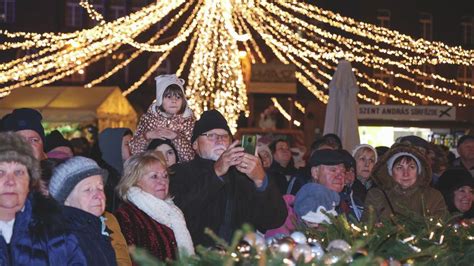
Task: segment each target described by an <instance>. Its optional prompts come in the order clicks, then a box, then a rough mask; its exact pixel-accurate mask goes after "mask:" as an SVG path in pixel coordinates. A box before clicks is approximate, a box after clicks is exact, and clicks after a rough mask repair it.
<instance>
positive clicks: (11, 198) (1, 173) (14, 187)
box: [0, 162, 30, 219]
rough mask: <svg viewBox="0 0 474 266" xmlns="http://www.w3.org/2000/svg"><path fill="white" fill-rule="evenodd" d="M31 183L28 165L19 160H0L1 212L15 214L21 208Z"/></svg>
mask: <svg viewBox="0 0 474 266" xmlns="http://www.w3.org/2000/svg"><path fill="white" fill-rule="evenodd" d="M29 183H30V177H29V174H28V169H27V168H26V166H24V165H23V164H20V163H17V162H0V212H5V213H6V212H8V213H11V214H15V213H16V212H18V211H19V210H21V208H23V206H24V205H25V200H26V197H27V195H28V192H29V188H28V186H29ZM11 218H12V219H13V218H15V216H13V217H11Z"/></svg>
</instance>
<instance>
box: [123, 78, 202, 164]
mask: <svg viewBox="0 0 474 266" xmlns="http://www.w3.org/2000/svg"><path fill="white" fill-rule="evenodd" d="M155 80H156V101H155V102H153V103H152V104H151V105H150V107H149V108H148V110H147V112H146V113H145V114H143V116H142V117H141V118H140V122H139V123H138V128H137V131H136V132H135V135H134V136H133V138H132V140H131V141H130V149H131V151H132V154H138V153H141V152H143V151H145V150H146V147H147V146H148V144H150V142H151V141H152V140H153V139H163V140H164V139H169V140H170V141H171V142H172V143H173V145H174V147H175V148H176V150H177V151H178V157H179V161H180V162H185V161H189V160H191V159H193V158H194V150H193V149H192V146H191V135H192V131H193V127H194V122H195V121H196V118H195V117H194V114H193V112H192V111H191V109H190V108H189V106H188V104H187V101H186V98H185V96H184V87H183V85H184V80H183V79H180V78H178V77H177V76H176V75H175V74H172V75H161V76H158V77H156V78H155Z"/></svg>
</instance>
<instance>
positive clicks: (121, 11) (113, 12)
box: [109, 0, 125, 20]
mask: <svg viewBox="0 0 474 266" xmlns="http://www.w3.org/2000/svg"><path fill="white" fill-rule="evenodd" d="M109 10H110V11H109V12H110V13H109V18H110V19H112V20H115V19H118V18H121V17H123V16H125V0H112V1H110V9H109Z"/></svg>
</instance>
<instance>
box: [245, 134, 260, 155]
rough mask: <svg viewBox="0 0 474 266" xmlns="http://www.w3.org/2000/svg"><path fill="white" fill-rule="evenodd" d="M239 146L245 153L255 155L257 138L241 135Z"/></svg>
mask: <svg viewBox="0 0 474 266" xmlns="http://www.w3.org/2000/svg"><path fill="white" fill-rule="evenodd" d="M241 144H242V147H243V148H244V151H245V152H246V153H248V154H252V155H255V149H256V148H257V136H256V135H243V136H242V143H241Z"/></svg>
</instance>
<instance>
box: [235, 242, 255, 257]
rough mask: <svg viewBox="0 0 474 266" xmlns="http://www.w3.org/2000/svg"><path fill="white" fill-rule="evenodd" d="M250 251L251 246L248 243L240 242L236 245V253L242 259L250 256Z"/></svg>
mask: <svg viewBox="0 0 474 266" xmlns="http://www.w3.org/2000/svg"><path fill="white" fill-rule="evenodd" d="M251 250H252V246H251V245H250V243H249V242H247V241H245V240H242V241H240V242H239V244H238V245H237V251H238V252H239V253H240V254H242V256H244V257H248V256H250V251H251Z"/></svg>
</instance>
